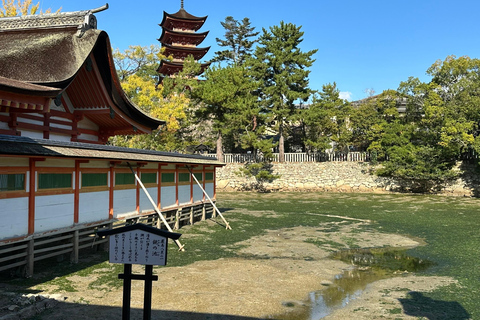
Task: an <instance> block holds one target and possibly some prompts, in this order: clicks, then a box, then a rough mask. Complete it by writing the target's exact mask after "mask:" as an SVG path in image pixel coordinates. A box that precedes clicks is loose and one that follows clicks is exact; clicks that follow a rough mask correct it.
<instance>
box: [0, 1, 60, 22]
mask: <svg viewBox="0 0 480 320" xmlns="http://www.w3.org/2000/svg"><path fill="white" fill-rule="evenodd" d="M39 8H40V2H38V3H37V4H32V0H2V6H1V7H0V18H1V17H16V16H26V15H33V14H36V13H37V12H38V9H39ZM60 10H61V8H60V9H58V10H57V12H59V11H60ZM50 12H52V10H51V9H47V10H45V11H41V10H40V12H39V13H40V14H42V13H50Z"/></svg>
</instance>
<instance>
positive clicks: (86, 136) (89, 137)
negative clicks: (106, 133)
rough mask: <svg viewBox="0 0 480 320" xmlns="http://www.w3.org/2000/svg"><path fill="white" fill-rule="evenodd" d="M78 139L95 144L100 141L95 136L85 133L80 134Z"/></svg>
mask: <svg viewBox="0 0 480 320" xmlns="http://www.w3.org/2000/svg"><path fill="white" fill-rule="evenodd" d="M78 139H82V140H88V141H93V142H97V141H98V137H97V136H94V135H93V134H84V133H81V134H79V135H78Z"/></svg>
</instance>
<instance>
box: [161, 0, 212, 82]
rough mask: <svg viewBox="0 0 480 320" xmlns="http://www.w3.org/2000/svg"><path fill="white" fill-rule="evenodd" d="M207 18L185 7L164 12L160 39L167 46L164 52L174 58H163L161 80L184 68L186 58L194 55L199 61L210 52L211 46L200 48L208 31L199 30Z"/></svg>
mask: <svg viewBox="0 0 480 320" xmlns="http://www.w3.org/2000/svg"><path fill="white" fill-rule="evenodd" d="M205 20H207V16H205V17H196V16H193V15H191V14H190V13H188V12H187V11H186V10H185V9H184V7H183V0H182V1H181V8H180V10H179V11H178V12H177V13H174V14H170V13H166V12H165V11H164V12H163V20H162V22H161V23H160V26H161V27H162V29H163V31H162V35H161V37H160V38H159V39H158V41H160V43H161V44H162V48H165V51H164V54H165V56H167V57H172V58H173V59H172V60H162V61H161V62H160V66H159V67H158V69H157V72H158V73H159V74H160V82H162V80H163V78H164V77H172V76H175V74H177V73H178V72H180V71H181V70H182V69H183V63H184V61H185V59H186V58H187V57H188V56H190V55H192V56H193V58H194V60H195V61H199V60H200V59H201V58H203V56H204V55H205V54H206V53H207V52H208V50H209V49H210V47H206V48H199V47H197V46H198V45H200V44H201V43H202V42H203V40H204V39H205V37H206V36H207V34H208V31H205V32H197V31H198V30H199V29H200V28H201V27H202V26H203V24H204V23H205ZM208 65H209V63H203V64H202V68H201V70H202V71H203V70H205V68H207V67H208Z"/></svg>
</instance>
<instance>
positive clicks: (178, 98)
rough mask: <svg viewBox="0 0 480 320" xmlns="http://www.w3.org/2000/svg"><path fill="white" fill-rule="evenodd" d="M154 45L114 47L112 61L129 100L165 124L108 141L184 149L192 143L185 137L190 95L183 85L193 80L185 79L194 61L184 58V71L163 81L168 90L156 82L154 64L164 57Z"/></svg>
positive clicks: (192, 67)
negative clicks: (158, 127) (146, 131)
mask: <svg viewBox="0 0 480 320" xmlns="http://www.w3.org/2000/svg"><path fill="white" fill-rule="evenodd" d="M164 58H165V56H164V55H163V54H162V51H161V49H160V47H158V46H149V47H142V46H130V47H129V48H128V49H127V50H125V51H124V52H120V51H118V50H116V51H115V52H114V60H115V62H116V66H117V73H118V74H119V78H120V79H121V84H122V88H123V90H124V91H125V93H126V94H127V96H128V97H129V99H130V100H131V101H132V102H133V103H134V104H135V105H137V106H138V107H140V108H141V109H142V110H143V111H144V112H145V113H147V114H149V115H151V116H152V117H155V118H158V119H161V120H165V121H166V125H165V126H164V127H163V128H161V129H159V130H155V131H154V132H153V133H152V134H150V135H134V136H115V137H112V138H110V140H109V142H110V143H111V144H113V145H118V146H126V147H130V148H139V149H151V150H164V151H184V150H185V149H186V148H187V146H188V145H189V144H190V143H192V142H191V138H190V137H189V136H188V137H187V133H186V132H187V131H188V130H187V127H188V124H189V123H190V122H189V121H188V113H189V108H190V101H191V100H190V97H189V94H188V93H186V90H185V86H186V85H190V86H191V85H193V84H195V83H196V80H193V79H186V78H187V76H189V75H191V73H194V72H195V70H197V71H198V68H199V66H198V64H196V63H193V61H192V59H189V60H187V62H186V67H185V70H184V71H183V72H182V73H181V74H180V75H179V76H178V77H177V78H176V80H175V81H173V80H170V79H169V80H167V81H166V82H167V84H168V93H167V90H165V88H164V86H163V85H157V82H158V75H157V72H156V70H157V67H158V63H159V61H160V60H162V59H164Z"/></svg>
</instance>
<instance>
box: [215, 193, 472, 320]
mask: <svg viewBox="0 0 480 320" xmlns="http://www.w3.org/2000/svg"><path fill="white" fill-rule="evenodd" d="M239 197H240V196H239V195H238V194H222V193H221V194H219V195H218V199H219V206H220V207H221V208H235V209H234V210H232V211H231V212H232V213H235V212H236V211H237V210H240V209H241V210H243V211H244V210H246V211H248V210H252V209H254V210H256V211H261V210H269V211H271V210H273V211H275V212H276V213H277V215H279V216H280V217H279V218H277V219H274V221H262V222H261V223H262V226H263V227H264V228H270V229H274V228H276V227H278V228H280V226H281V227H289V226H295V225H305V226H312V225H315V224H317V225H318V224H319V223H321V222H327V221H337V222H338V221H339V219H330V220H327V218H326V217H324V216H321V215H341V216H348V217H350V218H356V219H368V220H372V221H373V223H372V224H371V225H370V226H369V228H371V229H374V230H378V231H380V232H385V233H397V234H402V235H409V236H411V237H415V238H419V239H423V240H425V242H426V245H425V246H420V247H417V248H415V249H411V250H408V251H407V252H406V253H407V254H408V255H410V256H413V257H417V258H419V259H424V260H429V261H432V262H434V263H435V266H433V267H431V268H429V269H427V270H426V271H424V272H423V273H425V274H427V275H439V276H450V277H453V278H455V279H457V280H458V281H459V285H450V286H445V287H441V288H439V289H437V290H435V291H433V292H429V293H424V295H425V296H427V297H429V298H431V299H434V300H435V301H447V302H456V303H458V304H459V305H461V307H462V308H464V309H465V310H466V312H468V314H469V315H470V317H471V318H472V319H480V301H479V300H478V299H477V298H476V297H478V296H479V295H480V268H478V259H479V257H480V245H479V244H480V232H478V230H480V214H479V208H480V199H473V198H460V197H445V196H423V195H400V194H398V195H397V194H395V195H382V194H334V193H271V194H261V195H259V194H248V193H246V194H241V198H242V201H241V202H237V200H236V199H237V198H239ZM279 199H289V202H288V203H279V201H278V200H279ZM252 200H255V201H252ZM339 200H341V201H339ZM305 213H308V214H305ZM315 213H318V215H317V216H316V215H315ZM229 216H230V214H229V213H227V219H228V218H229ZM260 220H261V219H260ZM260 220H258V221H259V222H260ZM232 227H233V228H234V229H235V225H234V224H233V225H232ZM258 231H259V232H261V228H260V229H259V230H258ZM347 236H348V235H347ZM353 245H355V243H353Z"/></svg>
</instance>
